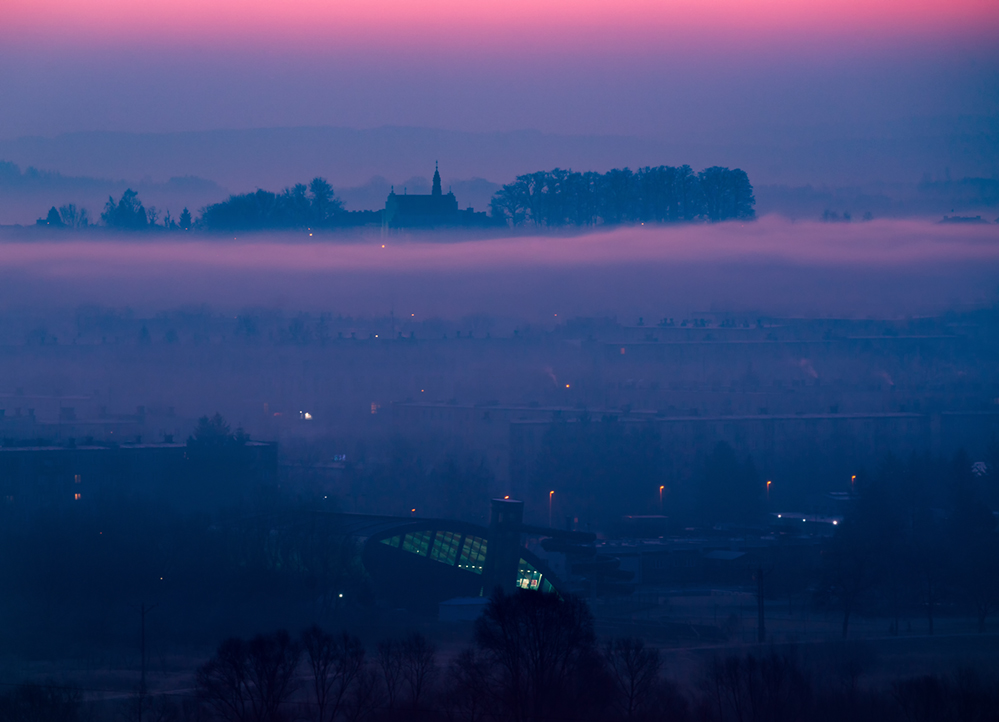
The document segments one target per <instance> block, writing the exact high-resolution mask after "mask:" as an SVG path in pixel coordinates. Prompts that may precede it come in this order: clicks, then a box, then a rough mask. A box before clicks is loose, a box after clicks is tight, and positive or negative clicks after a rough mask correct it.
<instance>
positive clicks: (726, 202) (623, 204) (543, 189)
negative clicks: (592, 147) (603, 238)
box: [490, 165, 756, 228]
mask: <svg viewBox="0 0 999 722" xmlns="http://www.w3.org/2000/svg"><path fill="white" fill-rule="evenodd" d="M755 205H756V199H755V198H754V196H753V186H752V184H751V183H750V182H749V176H747V175H746V172H745V171H743V170H739V169H738V168H737V169H735V170H730V169H729V168H721V167H718V166H714V167H711V168H707V169H706V170H703V171H701V172H700V173H697V174H695V173H694V171H693V170H691V168H690V166H687V165H684V166H680V167H678V168H677V167H671V166H658V167H656V168H651V167H646V168H640V169H639V170H638V171H634V172H633V171H631V170H630V169H628V168H617V169H614V170H610V171H608V172H607V173H603V174H601V173H592V172H591V173H577V172H574V171H571V170H562V169H560V168H555V169H554V170H551V171H538V172H536V173H528V174H526V175H522V176H518V177H517V180H516V181H515V182H514V183H510V184H507V185H505V186H503V187H502V188H501V189H500V190H499V191H497V192H496V195H495V196H494V197H493V199H492V201H491V202H490V207H491V212H492V215H493V216H494V217H496V218H502V219H503V220H505V221H506V222H507V223H508V224H511V225H514V226H519V225H522V224H524V223H533V224H534V225H535V226H546V227H549V228H554V227H560V226H592V225H598V224H604V225H616V224H621V223H675V222H681V221H688V222H689V221H694V220H697V219H704V220H708V221H727V220H745V219H752V218H755V216H756V211H755V210H754V207H755Z"/></svg>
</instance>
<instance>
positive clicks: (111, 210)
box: [101, 188, 150, 230]
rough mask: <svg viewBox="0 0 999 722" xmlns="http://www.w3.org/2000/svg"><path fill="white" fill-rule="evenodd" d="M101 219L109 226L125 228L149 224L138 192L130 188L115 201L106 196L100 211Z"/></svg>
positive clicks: (132, 228) (137, 227) (143, 226)
mask: <svg viewBox="0 0 999 722" xmlns="http://www.w3.org/2000/svg"><path fill="white" fill-rule="evenodd" d="M101 220H102V221H103V222H104V225H106V226H108V227H110V228H121V229H125V230H135V229H141V228H146V227H147V226H148V225H149V224H150V221H149V218H148V217H147V215H146V208H145V206H143V205H142V201H140V200H139V194H138V193H136V192H135V191H133V190H132V189H131V188H129V189H128V190H126V191H125V192H124V193H122V194H121V198H120V199H119V200H118V202H117V203H115V200H114V198H113V197H111V196H109V197H108V202H107V203H106V204H105V205H104V212H103V213H101Z"/></svg>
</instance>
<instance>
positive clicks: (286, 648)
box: [195, 630, 300, 722]
mask: <svg viewBox="0 0 999 722" xmlns="http://www.w3.org/2000/svg"><path fill="white" fill-rule="evenodd" d="M299 655H300V650H299V647H298V645H297V644H295V642H293V641H292V640H291V638H290V637H289V636H288V633H287V632H285V631H283V630H282V631H279V632H275V633H274V634H269V635H258V636H256V637H254V638H253V639H252V640H250V641H249V642H244V641H243V640H241V639H235V638H233V639H227V640H225V641H224V642H222V644H220V645H219V648H218V651H217V652H216V653H215V656H214V657H212V658H211V659H210V660H208V661H207V662H206V663H205V664H203V665H202V666H201V667H200V668H199V669H198V671H197V674H196V677H195V680H196V685H197V689H198V696H199V698H200V699H201V700H202V701H203V702H205V703H206V704H207V705H208V706H209V707H210V708H211V709H212V710H213V711H214V712H215V714H216V715H218V716H219V717H221V718H222V719H223V720H227V722H281V720H282V719H283V716H282V705H283V704H284V703H285V702H286V701H287V700H288V698H289V697H290V696H291V694H292V693H293V692H294V675H295V670H296V668H297V667H298V659H299Z"/></svg>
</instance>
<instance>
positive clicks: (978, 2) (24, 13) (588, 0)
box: [0, 0, 999, 51]
mask: <svg viewBox="0 0 999 722" xmlns="http://www.w3.org/2000/svg"><path fill="white" fill-rule="evenodd" d="M2 15H3V17H2V20H3V22H2V23H0V26H2V27H3V28H5V29H3V30H0V37H4V38H5V39H6V40H7V41H8V42H10V43H16V44H19V45H23V46H28V45H31V44H34V43H40V44H42V45H46V44H48V43H50V42H58V43H69V44H70V45H81V46H87V45H94V44H102V43H107V42H111V43H114V44H120V45H122V46H125V47H129V46H134V47H150V46H153V47H155V46H160V45H167V46H169V45H173V44H178V43H179V44H181V45H183V44H184V43H195V44H198V43H218V44H221V45H226V46H230V47H231V46H233V44H236V45H238V43H239V42H253V43H255V44H259V45H261V46H265V47H281V46H288V47H289V48H291V49H294V48H300V47H301V46H302V45H303V44H304V45H306V46H309V47H310V48H311V49H312V50H320V49H322V45H323V44H324V43H333V42H335V43H338V44H339V47H340V48H345V47H352V48H354V49H363V48H364V47H366V46H367V47H370V46H382V45H387V44H401V45H402V46H407V47H408V46H420V45H430V44H438V45H440V49H441V50H442V51H443V50H446V49H447V48H449V47H470V48H477V49H479V50H487V49H489V48H491V47H494V46H496V45H497V44H502V45H503V46H504V47H505V48H507V49H512V48H515V47H519V46H522V45H532V44H534V43H537V42H545V43H550V44H551V45H554V46H564V45H566V44H569V45H571V44H573V43H576V42H587V43H597V44H600V43H607V44H609V45H610V46H618V47H619V48H620V49H621V50H622V51H633V50H634V49H635V48H633V47H630V48H629V45H634V44H635V43H647V42H653V43H654V42H657V41H658V42H681V44H686V43H687V42H688V41H689V40H690V39H691V38H690V36H691V34H693V35H695V36H697V37H699V38H701V39H704V38H712V37H714V38H724V39H725V40H726V41H730V40H732V39H733V38H742V40H743V41H744V42H753V43H760V44H763V43H766V42H768V41H772V40H775V39H781V40H783V41H785V42H789V43H792V44H795V43H802V44H807V43H803V40H804V38H802V37H801V35H802V34H804V35H807V36H809V39H810V40H812V41H814V40H816V39H823V38H825V39H832V38H839V39H851V38H852V39H854V40H859V41H863V42H874V43H879V42H885V43H890V42H891V40H892V39H893V38H896V39H897V38H899V37H912V36H918V37H921V38H928V39H934V38H935V39H948V38H950V39H953V38H955V37H969V38H982V39H988V38H989V37H990V36H993V35H994V34H995V32H996V30H997V28H999V4H996V3H991V2H986V1H985V0H954V1H953V2H949V3H944V2H940V1H939V0H919V1H917V2H902V1H901V0H875V1H873V2H864V1H863V0H846V2H834V1H833V0H817V1H816V2H811V3H804V2H800V1H798V0H769V1H768V2H752V3H751V2H747V0H700V1H699V0H673V1H672V2H669V3H662V2H655V1H654V0H626V1H625V2H621V3H608V2H606V0H582V1H581V2H573V3H569V2H566V1H565V0H561V1H557V2H550V3H547V4H544V5H538V4H536V3H532V2H528V1H527V0H483V2H479V3H476V4H474V5H473V4H469V3H467V2H462V1H461V0H432V2H427V3H406V2H402V1H401V0H373V1H372V2H365V3H360V2H352V3H337V4H330V3H324V2H318V1H317V0H306V1H305V2H299V3H296V4H277V3H273V2H271V1H270V0H248V1H246V2H238V0H214V1H212V2H196V1H195V0H177V2H170V3H167V2H164V1H163V0H154V1H153V2H150V3H141V4H140V3H134V2H126V1H125V0H96V1H95V2H92V3H79V2H70V1H69V0H8V2H7V3H5V8H4V10H3V11H2ZM609 41H613V42H609ZM622 43H623V45H622ZM327 50H331V51H335V50H336V48H327Z"/></svg>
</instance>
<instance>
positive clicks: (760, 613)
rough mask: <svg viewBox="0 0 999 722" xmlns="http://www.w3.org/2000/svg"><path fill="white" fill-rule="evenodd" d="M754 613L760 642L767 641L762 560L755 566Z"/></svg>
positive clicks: (757, 637)
mask: <svg viewBox="0 0 999 722" xmlns="http://www.w3.org/2000/svg"><path fill="white" fill-rule="evenodd" d="M756 615H757V622H756V626H757V635H756V639H757V641H758V642H759V643H760V644H763V643H764V642H765V641H767V621H766V614H765V613H764V607H763V562H760V565H759V566H758V567H757V568H756Z"/></svg>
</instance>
